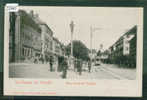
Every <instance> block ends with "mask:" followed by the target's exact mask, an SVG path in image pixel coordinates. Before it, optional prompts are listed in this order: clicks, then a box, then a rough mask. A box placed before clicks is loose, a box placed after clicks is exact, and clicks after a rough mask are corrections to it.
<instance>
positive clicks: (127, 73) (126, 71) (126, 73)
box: [103, 64, 136, 80]
mask: <svg viewBox="0 0 147 100" xmlns="http://www.w3.org/2000/svg"><path fill="white" fill-rule="evenodd" d="M103 68H105V69H106V70H109V71H111V72H113V73H115V74H118V75H120V76H122V77H124V78H126V79H130V80H134V79H135V78H136V69H135V68H134V69H131V68H122V67H121V68H119V67H118V65H115V64H103Z"/></svg>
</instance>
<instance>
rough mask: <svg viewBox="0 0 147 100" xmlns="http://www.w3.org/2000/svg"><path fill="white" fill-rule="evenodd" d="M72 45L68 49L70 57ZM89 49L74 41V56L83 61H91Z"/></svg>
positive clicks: (67, 52)
mask: <svg viewBox="0 0 147 100" xmlns="http://www.w3.org/2000/svg"><path fill="white" fill-rule="evenodd" d="M70 50H71V43H69V44H68V45H67V47H66V54H67V55H70ZM88 54H89V49H88V48H87V47H86V46H85V45H84V44H83V43H82V42H81V41H78V40H74V41H73V56H74V57H75V58H78V59H82V60H89V55H88Z"/></svg>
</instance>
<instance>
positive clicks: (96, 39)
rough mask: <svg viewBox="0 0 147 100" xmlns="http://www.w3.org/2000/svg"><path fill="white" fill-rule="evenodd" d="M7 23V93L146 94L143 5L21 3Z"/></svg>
mask: <svg viewBox="0 0 147 100" xmlns="http://www.w3.org/2000/svg"><path fill="white" fill-rule="evenodd" d="M5 22H6V24H5V26H6V27H7V28H5V33H6V34H5V69H4V70H5V73H4V74H5V76H4V78H5V83H7V84H5V89H4V90H5V91H6V92H5V93H6V94H9V95H29V93H25V92H23V93H22V92H19V91H24V90H25V91H27V92H28V91H42V90H44V91H48V90H46V88H47V87H48V89H49V88H50V90H49V91H54V92H55V94H54V93H53V94H52V95H61V96H65V95H68V96H71V95H72V96H84V95H88V96H141V95H142V92H141V90H142V88H141V86H142V85H141V82H142V45H143V42H142V41H143V35H142V34H143V31H142V30H143V27H142V25H143V9H142V8H139V7H138V8H137V7H136V8H135V7H134V8H133V7H64V6H61V7H60V6H46V7H44V6H42V7H40V6H35V7H33V6H29V7H27V6H18V10H17V11H7V13H6V19H5ZM31 80H32V81H31ZM42 80H44V81H42ZM36 81H39V82H40V83H39V84H38V83H37V82H36ZM8 82H10V84H11V87H10V86H9V88H8V87H6V86H8ZM29 82H35V83H29ZM107 82H108V83H109V86H108V85H107ZM12 84H13V85H12ZM26 84H32V85H30V86H29V85H26ZM33 84H36V85H33ZM44 84H45V85H44ZM47 84H48V85H47ZM49 84H50V85H49ZM20 85H22V87H20ZM35 86H37V87H39V88H38V89H37V88H36V87H35ZM16 87H17V88H16ZM53 87H56V88H53ZM77 89H78V90H79V91H80V93H81V94H77V93H76V92H75V91H77ZM10 90H11V93H10ZM60 90H63V91H60ZM71 90H73V91H72V92H69V91H71ZM116 90H120V91H119V92H116ZM16 91H18V92H16ZM82 91H85V92H82ZM86 91H89V92H86ZM90 91H91V92H90ZM92 91H93V92H92ZM126 91H127V92H126ZM39 93H40V94H39V95H51V94H49V93H46V92H45V93H46V94H41V93H42V92H39ZM30 94H31V95H37V92H35V93H32V92H31V93H30Z"/></svg>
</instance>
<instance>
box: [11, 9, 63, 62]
mask: <svg viewBox="0 0 147 100" xmlns="http://www.w3.org/2000/svg"><path fill="white" fill-rule="evenodd" d="M9 18H10V19H9V20H10V30H9V31H10V33H9V62H17V63H22V62H30V63H33V62H38V61H41V62H43V63H44V62H48V60H49V59H51V58H52V59H54V61H57V63H58V58H59V57H61V56H65V46H64V45H63V44H62V43H61V42H60V41H59V40H58V39H57V38H55V37H54V36H53V34H54V32H53V31H52V30H51V28H50V27H49V26H48V25H47V24H46V23H45V22H42V21H41V20H40V18H39V16H38V14H34V12H33V11H30V12H29V13H27V12H26V11H24V10H19V11H18V12H12V13H10V17H9Z"/></svg>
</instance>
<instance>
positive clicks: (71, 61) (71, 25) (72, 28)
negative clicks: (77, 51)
mask: <svg viewBox="0 0 147 100" xmlns="http://www.w3.org/2000/svg"><path fill="white" fill-rule="evenodd" d="M70 29H71V60H70V64H71V68H72V67H73V66H72V65H73V60H72V58H73V31H74V22H73V21H71V23H70Z"/></svg>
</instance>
